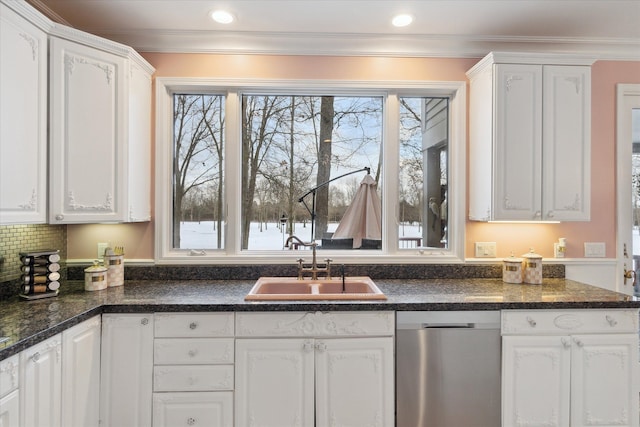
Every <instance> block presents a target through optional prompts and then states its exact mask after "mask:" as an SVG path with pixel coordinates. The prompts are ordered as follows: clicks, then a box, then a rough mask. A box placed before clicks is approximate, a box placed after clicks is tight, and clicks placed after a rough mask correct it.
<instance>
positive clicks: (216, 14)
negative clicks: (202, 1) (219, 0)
mask: <svg viewBox="0 0 640 427" xmlns="http://www.w3.org/2000/svg"><path fill="white" fill-rule="evenodd" d="M211 19H213V20H214V21H216V22H217V23H219V24H230V23H232V22H233V21H234V17H233V15H232V14H231V13H229V12H227V11H226V10H214V11H213V12H211Z"/></svg>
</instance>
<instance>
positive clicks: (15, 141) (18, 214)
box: [0, 2, 47, 225]
mask: <svg viewBox="0 0 640 427" xmlns="http://www.w3.org/2000/svg"><path fill="white" fill-rule="evenodd" d="M15 3H16V4H14V5H13V6H16V7H24V6H23V5H20V4H17V3H18V2H15ZM0 93H1V94H2V96H0V194H2V197H1V198H0V225H2V224H30V223H45V222H46V214H47V209H46V208H47V34H46V33H45V32H44V31H43V30H41V29H40V28H38V27H37V26H36V25H34V24H32V23H31V22H29V21H28V20H27V19H25V18H23V17H22V16H20V15H19V14H18V13H16V12H14V11H13V10H12V9H10V8H9V7H7V6H6V5H4V4H2V3H0Z"/></svg>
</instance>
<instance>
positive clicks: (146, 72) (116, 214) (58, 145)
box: [49, 27, 153, 224]
mask: <svg viewBox="0 0 640 427" xmlns="http://www.w3.org/2000/svg"><path fill="white" fill-rule="evenodd" d="M55 33H56V34H55V36H52V37H51V38H50V85H51V88H50V94H51V98H50V141H51V148H50V151H51V154H50V163H49V166H50V185H49V191H50V193H49V194H50V209H49V222H50V223H53V224H68V223H91V222H134V221H148V220H149V219H150V192H151V188H150V162H151V154H150V119H151V114H150V113H151V111H150V109H151V77H150V76H151V73H152V72H153V69H152V68H151V67H150V66H149V65H148V64H146V63H145V62H144V60H142V59H141V58H138V57H134V58H132V57H131V55H132V52H131V50H130V49H129V48H126V47H125V46H121V45H118V44H115V43H113V46H112V45H111V42H108V41H105V40H104V39H100V38H98V37H93V36H90V35H88V34H86V33H81V32H76V31H75V30H74V31H72V30H70V29H67V28H62V27H56V31H55Z"/></svg>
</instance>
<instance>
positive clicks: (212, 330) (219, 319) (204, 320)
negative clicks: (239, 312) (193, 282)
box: [154, 313, 234, 338]
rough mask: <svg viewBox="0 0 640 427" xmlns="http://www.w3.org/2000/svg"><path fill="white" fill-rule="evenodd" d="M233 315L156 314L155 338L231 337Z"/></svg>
mask: <svg viewBox="0 0 640 427" xmlns="http://www.w3.org/2000/svg"><path fill="white" fill-rule="evenodd" d="M233 326H234V325H233V313H156V314H155V328H154V331H155V336H156V337H173V338H191V337H232V336H233Z"/></svg>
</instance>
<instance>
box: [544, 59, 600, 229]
mask: <svg viewBox="0 0 640 427" xmlns="http://www.w3.org/2000/svg"><path fill="white" fill-rule="evenodd" d="M543 80H544V92H543V102H544V118H543V141H544V142H543V150H542V151H543V155H544V160H543V174H542V180H543V190H542V195H543V203H542V207H543V217H544V218H543V219H548V220H558V221H588V220H589V218H590V205H591V197H590V194H591V185H590V183H591V173H590V170H591V138H590V134H591V69H590V68H589V67H584V66H548V65H545V66H544V77H543Z"/></svg>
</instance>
